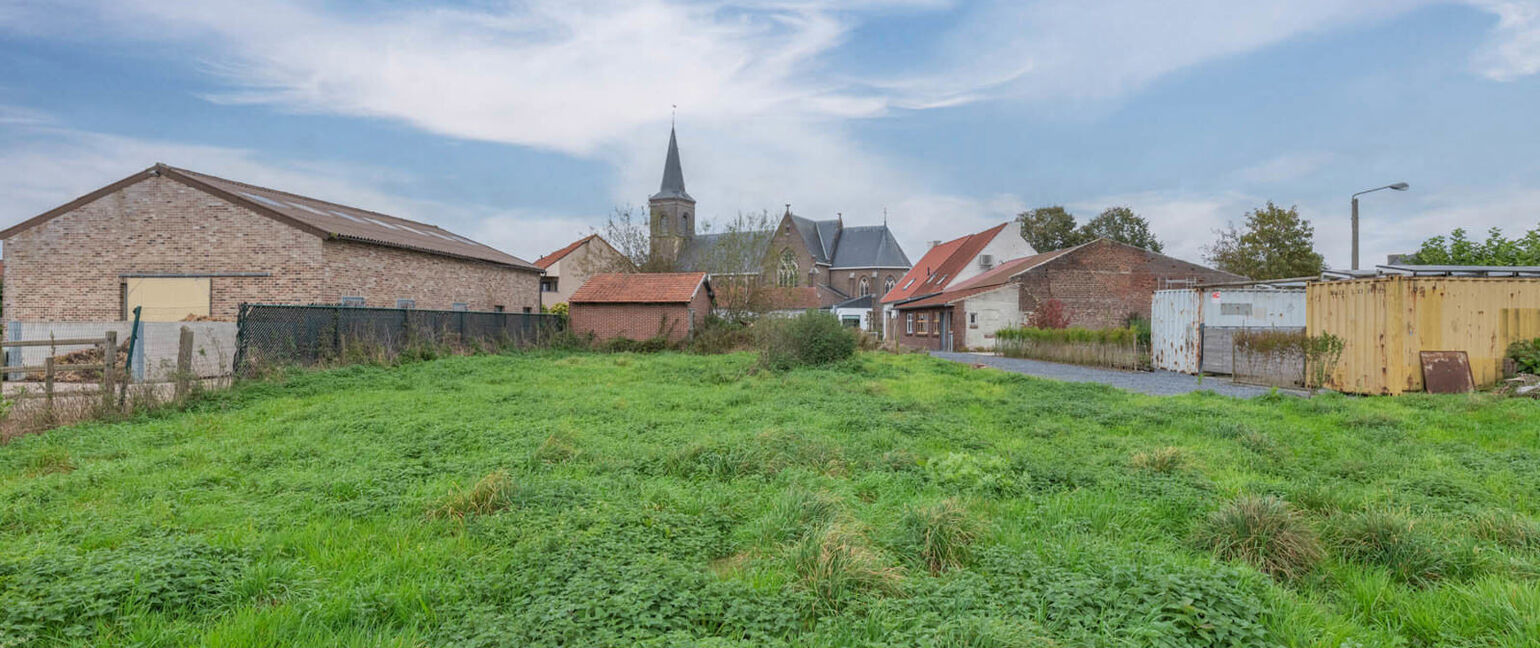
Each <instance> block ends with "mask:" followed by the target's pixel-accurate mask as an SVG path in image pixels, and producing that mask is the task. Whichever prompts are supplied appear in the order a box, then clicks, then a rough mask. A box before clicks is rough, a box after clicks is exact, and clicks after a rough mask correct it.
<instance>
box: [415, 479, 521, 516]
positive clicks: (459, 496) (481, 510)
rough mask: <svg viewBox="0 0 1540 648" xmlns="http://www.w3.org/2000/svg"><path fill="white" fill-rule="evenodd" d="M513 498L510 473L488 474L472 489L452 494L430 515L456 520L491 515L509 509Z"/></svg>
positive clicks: (473, 485)
mask: <svg viewBox="0 0 1540 648" xmlns="http://www.w3.org/2000/svg"><path fill="white" fill-rule="evenodd" d="M512 497H513V482H512V480H510V479H509V478H508V473H506V472H503V471H501V470H499V471H497V472H492V473H488V474H487V476H485V477H482V478H481V480H480V481H477V482H476V483H475V484H472V485H471V487H470V488H465V489H461V490H458V491H455V492H454V493H451V494H450V495H449V496H448V497H446V498H444V501H443V502H441V503H440V504H439V505H438V506H437V507H435V508H434V509H433V510H432V511H430V512H429V513H428V515H429V517H433V518H454V519H456V520H461V519H465V518H466V517H467V516H470V515H490V514H492V513H496V512H498V511H501V510H503V509H505V508H508V505H509V503H510V502H512Z"/></svg>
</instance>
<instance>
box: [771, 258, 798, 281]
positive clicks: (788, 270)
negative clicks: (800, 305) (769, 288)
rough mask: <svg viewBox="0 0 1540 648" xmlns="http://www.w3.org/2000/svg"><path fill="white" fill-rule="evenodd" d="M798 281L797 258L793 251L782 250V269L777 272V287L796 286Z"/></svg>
mask: <svg viewBox="0 0 1540 648" xmlns="http://www.w3.org/2000/svg"><path fill="white" fill-rule="evenodd" d="M797 279H798V277H797V257H796V256H795V255H793V254H792V253H791V250H782V251H781V267H780V269H779V270H777V271H776V275H775V285H777V286H785V287H792V286H796V285H797Z"/></svg>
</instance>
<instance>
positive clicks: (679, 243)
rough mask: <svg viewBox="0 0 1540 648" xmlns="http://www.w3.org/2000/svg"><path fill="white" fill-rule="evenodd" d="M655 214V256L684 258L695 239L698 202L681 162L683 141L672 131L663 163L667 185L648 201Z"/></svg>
mask: <svg viewBox="0 0 1540 648" xmlns="http://www.w3.org/2000/svg"><path fill="white" fill-rule="evenodd" d="M647 206H648V211H649V212H651V219H650V224H651V227H650V232H651V234H652V251H653V255H654V256H659V257H668V258H672V259H678V258H680V254H681V253H682V252H683V251H684V248H685V246H686V245H688V242H689V240H690V239H693V238H695V199H694V198H691V197H690V194H689V193H687V192H685V190H684V166H683V165H681V164H680V163H679V139H678V137H677V136H676V135H675V134H674V128H673V127H672V126H670V127H669V129H668V157H667V158H665V159H664V161H663V183H662V184H661V185H660V186H659V187H658V193H655V194H653V195H652V197H651V198H648V199H647Z"/></svg>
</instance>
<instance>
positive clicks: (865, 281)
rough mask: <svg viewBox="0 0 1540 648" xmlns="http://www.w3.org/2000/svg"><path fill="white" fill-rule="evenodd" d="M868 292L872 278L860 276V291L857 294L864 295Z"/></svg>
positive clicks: (868, 293)
mask: <svg viewBox="0 0 1540 648" xmlns="http://www.w3.org/2000/svg"><path fill="white" fill-rule="evenodd" d="M870 294H872V280H871V279H869V278H867V277H861V292H860V293H859V294H858V295H857V296H859V297H865V296H867V295H870Z"/></svg>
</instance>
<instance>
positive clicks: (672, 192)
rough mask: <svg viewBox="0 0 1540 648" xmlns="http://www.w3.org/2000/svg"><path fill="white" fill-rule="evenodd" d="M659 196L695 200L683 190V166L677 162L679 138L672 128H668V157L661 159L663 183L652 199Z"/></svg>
mask: <svg viewBox="0 0 1540 648" xmlns="http://www.w3.org/2000/svg"><path fill="white" fill-rule="evenodd" d="M660 198H678V199H682V200H688V201H690V202H695V199H694V198H691V197H690V194H688V193H685V190H684V167H683V166H682V165H680V164H679V139H678V138H677V137H675V136H674V129H673V128H669V129H668V158H667V159H665V160H664V161H663V184H662V185H661V186H659V187H658V193H656V194H653V196H652V200H658V199H660Z"/></svg>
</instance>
